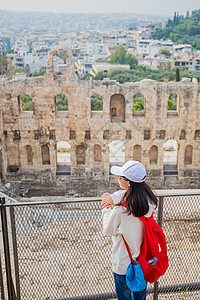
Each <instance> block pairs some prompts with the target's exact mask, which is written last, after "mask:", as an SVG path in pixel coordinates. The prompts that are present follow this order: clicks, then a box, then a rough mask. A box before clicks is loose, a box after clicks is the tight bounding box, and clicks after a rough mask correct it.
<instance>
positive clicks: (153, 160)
mask: <svg viewBox="0 0 200 300" xmlns="http://www.w3.org/2000/svg"><path fill="white" fill-rule="evenodd" d="M149 154H150V165H157V162H158V147H157V146H155V145H154V146H152V147H151V148H150V153H149Z"/></svg>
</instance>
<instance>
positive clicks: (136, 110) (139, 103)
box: [132, 93, 145, 115]
mask: <svg viewBox="0 0 200 300" xmlns="http://www.w3.org/2000/svg"><path fill="white" fill-rule="evenodd" d="M144 107H145V97H144V95H142V94H140V93H138V94H135V95H134V96H133V102H132V108H133V115H137V114H138V115H141V114H144Z"/></svg>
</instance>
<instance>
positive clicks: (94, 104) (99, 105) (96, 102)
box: [91, 94, 103, 111]
mask: <svg viewBox="0 0 200 300" xmlns="http://www.w3.org/2000/svg"><path fill="white" fill-rule="evenodd" d="M91 110H92V111H101V110H103V98H102V96H101V95H99V94H93V95H92V96H91Z"/></svg>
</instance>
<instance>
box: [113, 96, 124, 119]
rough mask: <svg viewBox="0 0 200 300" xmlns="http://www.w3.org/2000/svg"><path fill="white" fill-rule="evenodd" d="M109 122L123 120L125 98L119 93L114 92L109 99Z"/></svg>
mask: <svg viewBox="0 0 200 300" xmlns="http://www.w3.org/2000/svg"><path fill="white" fill-rule="evenodd" d="M110 117H111V122H125V98H124V96H123V95H121V94H115V95H112V96H111V99H110Z"/></svg>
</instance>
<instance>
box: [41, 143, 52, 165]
mask: <svg viewBox="0 0 200 300" xmlns="http://www.w3.org/2000/svg"><path fill="white" fill-rule="evenodd" d="M41 149H42V164H43V165H50V155H49V147H48V146H47V145H44V146H42V148H41Z"/></svg>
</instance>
